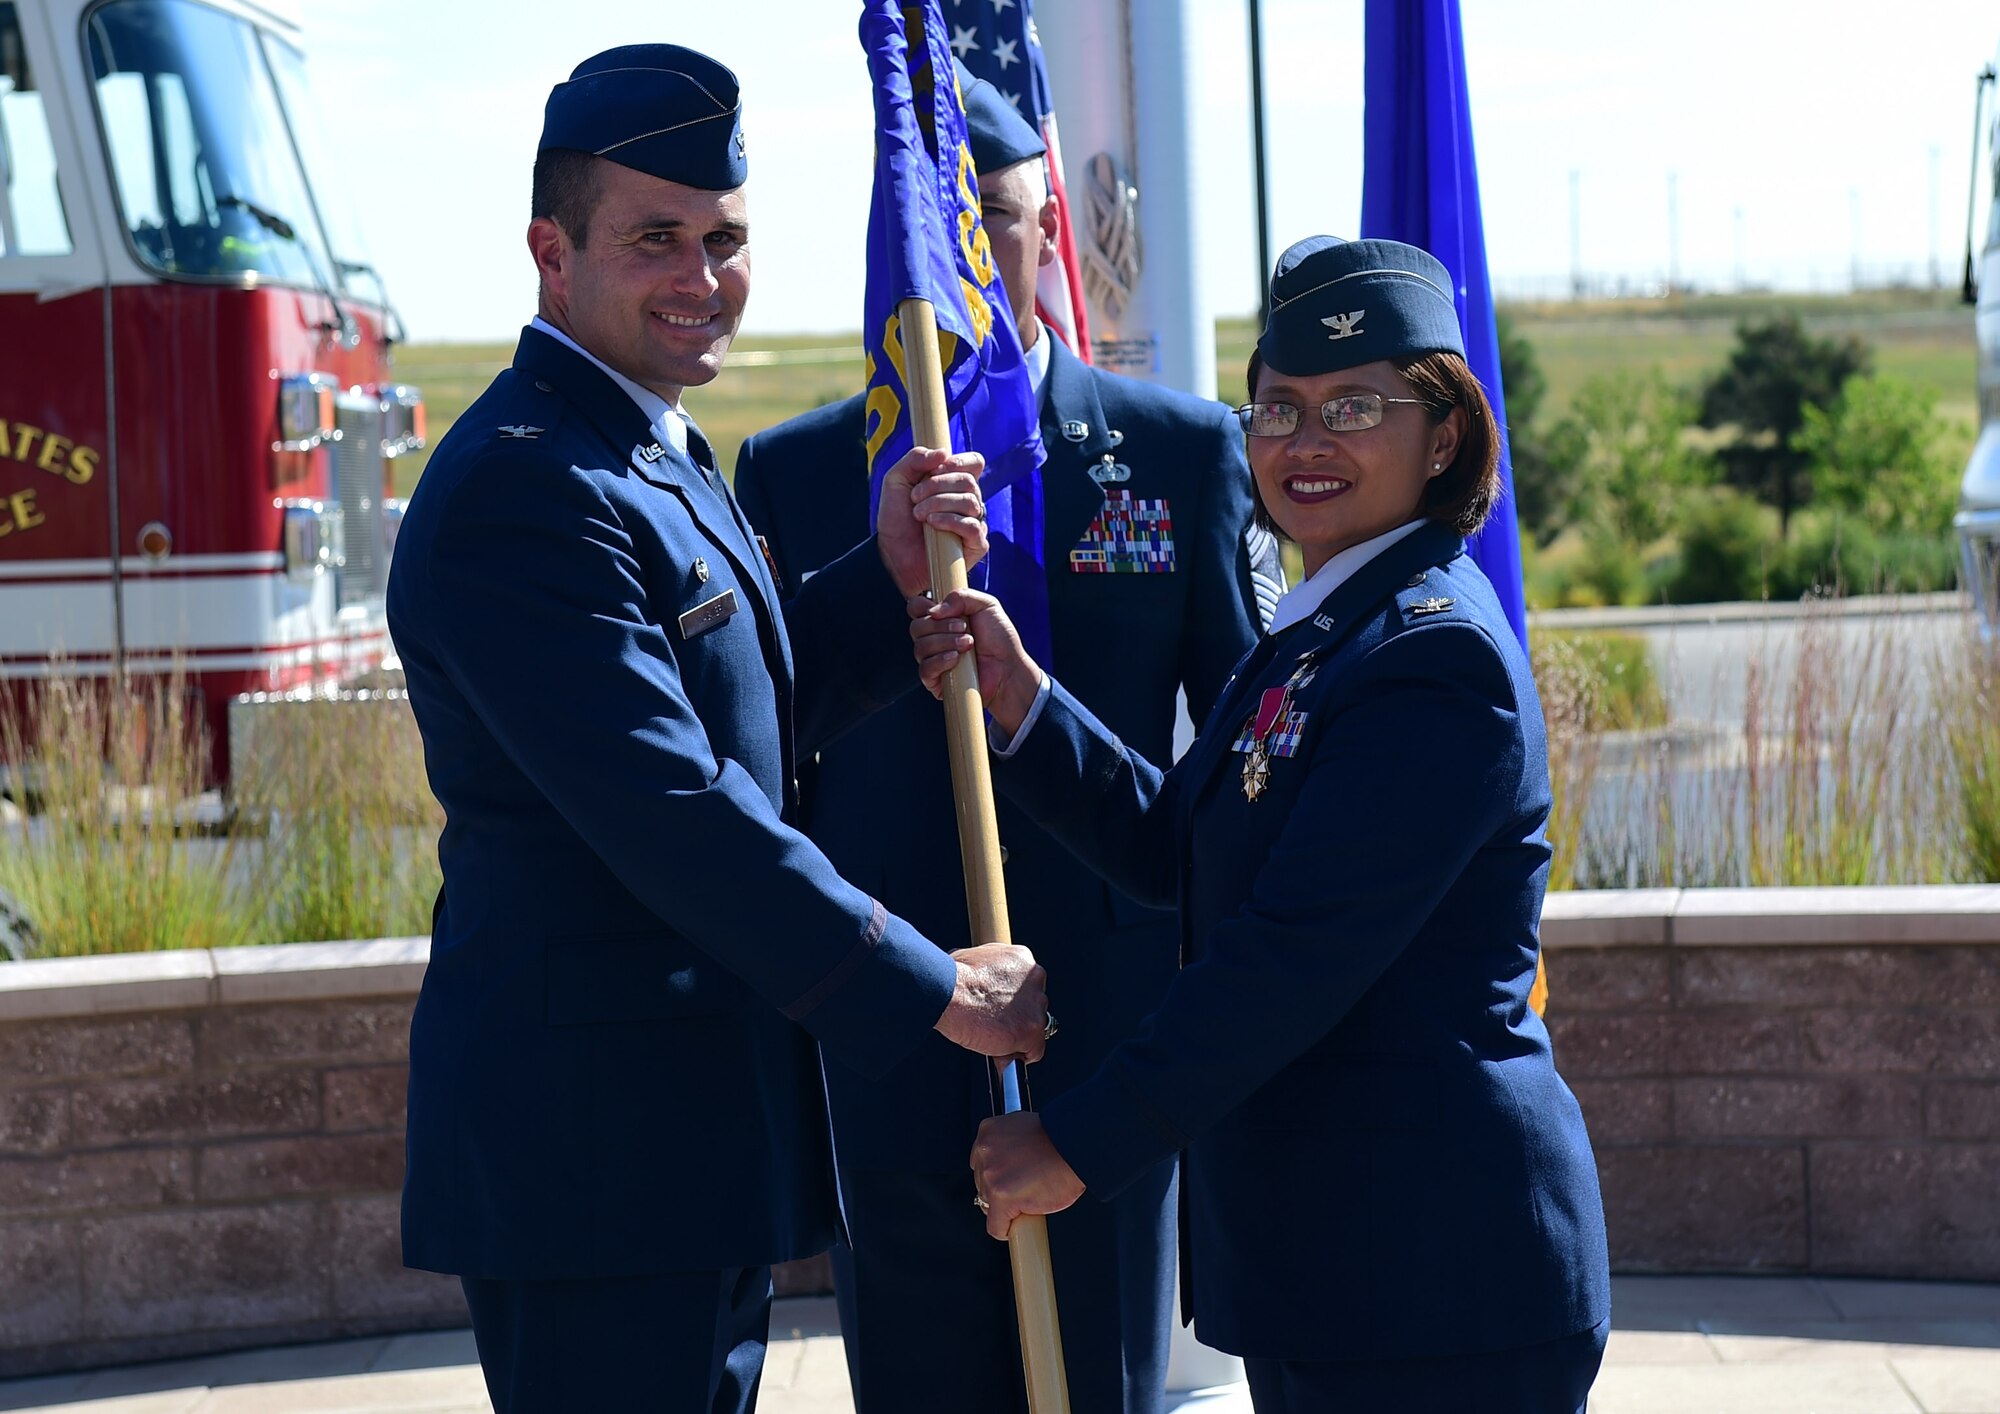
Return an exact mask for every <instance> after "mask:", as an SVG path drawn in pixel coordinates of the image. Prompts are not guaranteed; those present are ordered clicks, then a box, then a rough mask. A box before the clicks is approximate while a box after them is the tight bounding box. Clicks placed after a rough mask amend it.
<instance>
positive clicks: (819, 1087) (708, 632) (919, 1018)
mask: <svg viewBox="0 0 2000 1414" xmlns="http://www.w3.org/2000/svg"><path fill="white" fill-rule="evenodd" d="M745 154H746V143H745V141H744V137H743V129H742V126H741V106H740V104H739V101H738V96H737V86H736V80H735V77H734V76H733V75H732V74H731V73H730V72H729V71H728V70H727V69H725V68H724V67H723V66H722V65H720V64H718V63H716V62H715V61H714V60H712V59H709V58H707V57H706V56H704V55H701V54H697V53H695V52H693V51H691V50H687V49H683V48H679V47H676V46H673V45H664V44H652V45H633V46H628V47H625V48H621V49H614V50H611V51H608V52H606V53H604V54H600V55H597V56H596V57H594V58H592V59H589V60H586V61H585V62H584V63H583V64H581V65H579V66H578V67H577V68H576V70H575V71H574V72H573V73H572V74H571V75H570V78H569V80H568V81H567V82H565V83H562V84H559V85H557V87H556V89H555V91H554V92H553V93H552V94H551V95H550V97H549V101H548V108H547V112H546V117H545V122H544V126H543V131H542V139H541V144H540V151H539V154H538V156H537V158H536V162H535V178H534V195H533V201H534V205H533V220H532V221H531V222H530V224H529V227H528V246H529V250H530V253H531V254H532V256H533V258H534V261H535V266H536V271H537V273H538V275H539V277H540V280H541V299H540V312H539V314H538V317H537V318H536V319H535V321H534V323H533V325H532V326H531V327H529V328H528V329H527V330H525V331H524V332H523V334H522V336H521V343H520V347H519V349H518V351H517V352H516V354H515V358H514V363H513V366H512V367H511V368H510V369H508V370H507V371H505V372H503V373H502V374H501V375H500V376H499V377H498V378H497V379H496V380H495V381H494V383H493V385H492V386H491V387H490V388H488V389H487V391H486V392H485V393H484V394H482V395H481V396H480V398H479V399H478V400H477V401H475V402H474V403H473V404H472V406H471V407H470V408H469V409H467V411H466V412H465V414H464V415H463V416H462V417H461V418H460V419H459V420H458V422H457V423H456V424H455V425H454V426H453V428H452V429H451V431H450V433H449V434H448V435H447V436H446V437H445V438H444V440H443V442H442V443H441V444H440V445H439V447H438V449H437V451H436V453H435V455H434V456H433V457H432V459H431V462H430V465H429V467H428V469H427V470H426V472H425V474H424V477H423V480H422V482H421V483H420V484H419V485H418V487H417V489H416V493H415V495H414V496H413V497H412V499H411V502H410V506H409V511H408V515H407V517H406V519H405V521H404V523H403V529H402V534H401V538H400V541H399V543H398V546H397V553H396V558H395V564H394V568H393V570H392V572H391V575H390V581H389V597H388V612H389V624H390V628H391V630H392V632H393V633H394V635H395V640H396V645H397V648H398V650H399V651H400V653H401V655H402V659H403V663H404V667H405V669H406V670H407V673H408V678H409V689H410V699H411V704H412V706H413V707H414V709H415V712H416V717H417V723H418V726H419V728H420V729H421V730H422V733H423V738H424V752H425V764H426V768H427V770H428V773H429V776H430V782H431V787H432V789H433V791H434V792H435V793H436V795H437V797H438V799H439V801H440V802H441V803H442V804H443V806H444V811H445V826H444V832H443V836H442V838H441V840H440V841H439V846H438V854H439V861H440V863H441V865H442V867H443V874H444V887H443V891H442V893H441V895H440V897H439V899H438V903H437V909H436V915H435V922H434V927H433V933H432V942H431V957H430V966H429V969H428V971H427V973H426V975H425V978H424V983H423V988H422V991H421V993H420V995H419V997H418V1001H417V1007H416V1015H415V1020H414V1022H413V1024H412V1028H411V1037H410V1102H409V1127H408V1171H407V1178H406V1182H405V1187H404V1195H403V1250H404V1258H405V1260H406V1261H407V1262H409V1263H410V1264H411V1265H412V1266H416V1267H422V1268H427V1269H429V1270H432V1271H440V1272H450V1273H454V1274H457V1275H458V1276H459V1277H460V1278H461V1281H462V1283H463V1285H464V1288H465V1293H466V1298H467V1301H468V1303H469V1305H470V1307H471V1312H472V1321H473V1333H474V1336H475V1338H476V1339H477V1341H478V1346H479V1354H480V1361H481V1364H482V1365H483V1366H484V1367H485V1372H486V1378H487V1385H488V1388H489V1390H490V1391H491V1393H492V1397H493V1404H494V1407H495V1409H496V1410H497V1411H498V1414H575V1411H592V1414H599V1411H602V1414H613V1412H614V1411H616V1414H625V1411H636V1410H653V1409H670V1410H675V1411H689V1414H694V1411H701V1414H744V1411H748V1410H749V1409H751V1408H752V1407H753V1406H754V1404H755V1401H756V1390H757V1381H758V1375H759V1372H760V1370H761V1368H762V1364H763V1352H764V1342H765V1337H766V1327H767V1325H768V1315H769V1307H770V1299H771V1279H770V1271H769V1268H770V1264H771V1263H773V1262H777V1261H783V1260H787V1259H791V1258H796V1257H804V1256H809V1255H811V1254H813V1253H816V1252H821V1251H824V1250H826V1248H827V1247H828V1246H829V1245H831V1244H832V1242H833V1241H834V1239H835V1238H836V1236H837V1235H838V1234H839V1232H840V1229H841V1215H840V1210H839V1205H838V1194H837V1188H836V1185H835V1180H834V1174H833V1148H832V1140H831V1135H830V1133H829V1126H828V1120H827V1109H826V1097H825V1092H824V1089H823V1082H822V1079H821V1057H820V1054H819V1048H820V1047H824V1049H825V1052H826V1054H827V1055H828V1056H829V1057H833V1058H837V1060H838V1061H839V1063H840V1064H842V1065H844V1066H847V1067H850V1068H852V1069H854V1070H856V1071H858V1072H860V1073H863V1074H880V1073H882V1072H884V1071H886V1070H888V1069H891V1068H893V1067H894V1066H895V1065H896V1064H897V1063H898V1062H900V1061H901V1060H903V1059H904V1058H905V1057H907V1056H908V1055H909V1054H911V1053H912V1051H913V1049H914V1048H915V1047H916V1045H917V1043H918V1042H919V1041H920V1040H921V1039H922V1037H923V1036H924V1035H925V1034H926V1033H928V1032H930V1031H932V1030H935V1031H937V1032H938V1033H940V1034H941V1035H942V1036H943V1037H944V1038H945V1039H946V1040H947V1041H949V1042H951V1043H953V1044H956V1045H959V1046H965V1047H969V1048H971V1049H973V1050H976V1051H979V1052H980V1053H982V1054H987V1055H996V1056H1010V1055H1015V1054H1022V1055H1026V1056H1028V1057H1035V1056H1039V1054H1040V1053H1041V1050H1042V1045H1043V1040H1044V1035H1045V1032H1046V1030H1047V1029H1048V1026H1049V1019H1048V1013H1047V1005H1046V1001H1045V999H1044V996H1043V993H1042V985H1041V969H1040V968H1039V967H1037V966H1035V965H1034V961H1033V958H1032V957H1031V956H1030V955H1029V954H1028V952H1027V950H1026V949H1024V948H1017V947H1013V946H1010V945H1006V944H1005V943H1004V942H996V943H995V944H993V945H990V946H986V947H981V948H975V949H971V950H968V951H962V952H960V953H958V954H956V955H955V956H954V955H948V954H947V953H945V952H944V951H942V950H941V949H939V948H938V947H937V946H936V945H935V944H934V943H932V942H931V941H930V940H929V939H928V938H926V937H925V936H924V935H923V934H921V933H920V932H919V931H918V930H917V929H916V928H915V927H913V926H912V925H911V924H910V923H908V922H905V921H904V920H903V919H901V918H899V917H897V916H895V915H893V914H892V913H890V912H889V911H888V909H886V908H885V907H884V906H883V905H882V904H881V903H879V902H877V901H876V900H875V899H874V898H873V897H871V896H870V895H869V893H867V892H866V891H865V890H864V889H863V888H860V887H856V886H855V885H854V884H852V883H850V882H848V881H847V880H846V879H844V878H842V877H841V876H840V875H839V874H838V873H837V872H836V870H835V867H834V866H833V864H832V863H830V862H829V861H828V859H827V858H826V856H825V855H824V854H822V853H821V852H820V850H818V849H817V848H815V847H814V845H813V844H812V843H811V841H809V840H808V839H807V838H806V837H805V836H804V835H803V834H802V833H800V832H799V830H798V823H799V815H798V805H799V801H798V788H797V773H798V770H799V763H800V762H801V761H803V760H805V759H808V758H809V757H810V756H811V754H812V752H813V751H814V749H815V748H816V747H817V746H818V745H819V744H820V743H821V742H822V741H824V740H827V739H828V738H830V737H831V736H832V735H834V734H836V733H837V732H839V731H840V730H841V729H842V728H843V727H845V726H846V725H847V724H849V723H850V722H852V721H853V720H854V719H855V718H856V717H858V716H859V715H861V714H862V713H864V712H866V711H868V710H870V709H872V708H874V707H875V706H877V705H879V704H880V703H882V702H886V701H889V700H892V699H893V698H894V697H896V696H897V695H899V694H900V693H902V692H903V691H904V690H905V689H906V688H908V687H912V686H914V685H915V678H914V675H913V673H912V672H911V668H910V664H909V659H908V651H907V645H906V643H905V641H904V638H903V632H904V623H905V620H904V603H905V601H906V599H907V598H908V597H909V596H910V595H912V594H915V593H917V592H918V591H920V590H922V589H924V588H925V587H926V586H927V585H928V584H930V582H931V578H930V569H929V561H928V554H927V551H926V547H925V545H924V544H923V540H922V537H923V535H924V533H925V531H926V528H928V530H929V531H931V532H933V533H936V532H944V533H947V534H948V535H950V536H952V537H956V538H957V539H958V540H961V541H962V542H963V544H964V546H965V553H966V555H967V556H968V558H973V559H976V558H977V557H978V556H979V554H980V553H981V552H982V551H983V550H984V548H985V545H986V526H985V520H984V511H983V508H982V505H981V502H980V498H979V496H978V494H977V490H976V486H975V480H974V479H975V476H976V474H977V471H978V467H979V462H978V458H977V457H976V456H967V457H962V458H957V459H951V460H948V459H947V458H946V457H945V456H944V455H943V454H942V453H941V452H934V451H926V450H924V449H921V448H917V447H909V448H908V449H907V450H906V451H905V452H904V454H903V455H901V456H899V457H897V458H895V459H894V465H892V466H885V467H884V468H883V474H882V476H881V477H880V483H881V487H882V491H881V498H880V501H879V502H878V506H879V517H878V520H879V525H880V534H879V537H877V538H876V539H875V540H874V541H872V542H870V543H867V544H864V545H860V546H857V547H855V549H854V550H853V553H851V554H849V555H847V556H844V557H842V558H841V559H840V560H839V561H838V562H837V563H833V564H830V565H828V566H826V567H825V570H824V572H823V573H822V574H820V575H819V576H818V577H817V578H816V579H815V581H814V583H813V584H812V585H811V586H809V587H808V588H807V589H806V590H804V591H803V592H800V593H798V594H796V595H794V596H793V597H792V598H791V599H790V601H789V602H788V603H787V604H785V605H784V607H783V608H782V610H781V608H780V605H779V600H778V593H777V589H776V586H775V585H774V584H773V583H772V581H771V578H770V575H769V572H768V570H767V568H766V565H765V560H764V556H763V554H762V553H761V551H760V549H759V547H758V544H757V541H756V538H755V535H754V532H753V529H752V527H751V526H750V524H749V523H748V522H747V521H746V520H745V518H744V516H743V513H742V511H741V509H740V508H739V506H738V505H737V503H736V501H735V499H734V498H733V497H732V495H731V494H730V491H729V488H728V487H727V486H726V485H725V484H724V483H723V481H722V479H721V477H720V476H719V475H718V474H717V470H716V467H715V462H714V457H713V455H712V454H711V453H710V451H709V448H708V444H707V441H706V439H705V438H703V436H702V435H701V432H700V430H699V429H698V428H697V427H696V426H695V425H694V423H693V422H692V420H691V419H690V418H689V417H688V415H687V413H686V412H685V410H684V409H683V408H682V406H681V395H682V392H683V390H684V389H686V388H688V387H693V386H697V385H700V384H704V383H707V382H708V381H709V380H710V379H712V378H713V377H714V376H715V374H716V372H717V371H718V369H719V368H720V366H721V364H722V361H723V359H724V357H725V356H726V354H727V352H728V349H729V345H730V342H731V340H732V339H733V337H734V336H735V333H736V327H737V322H738V320H739V318H740V317H741V314H742V310H743V305H744V301H745V300H746V298H747V296H748V293H749V283H750V263H749V217H748V212H747V207H746V204H745V200H744V194H743V190H742V188H743V182H744V179H745V177H746V175H747V172H748V164H747V160H746V155H745ZM898 839H899V840H900V841H901V846H900V847H901V848H903V849H906V850H908V851H910V852H911V853H913V854H917V855H921V856H922V857H923V858H924V859H925V860H926V861H927V867H931V868H936V869H940V870H943V871H954V870H955V868H956V861H955V860H953V859H952V857H951V853H952V852H951V848H950V844H949V835H948V834H947V835H946V836H944V837H943V838H940V839H932V840H926V839H925V838H924V837H922V836H919V835H916V834H914V833H913V832H912V831H910V830H907V829H902V830H899V831H898ZM869 882H872V881H869Z"/></svg>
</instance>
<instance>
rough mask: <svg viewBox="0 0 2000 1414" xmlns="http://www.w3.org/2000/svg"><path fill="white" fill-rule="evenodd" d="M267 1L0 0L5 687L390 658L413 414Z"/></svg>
mask: <svg viewBox="0 0 2000 1414" xmlns="http://www.w3.org/2000/svg"><path fill="white" fill-rule="evenodd" d="M332 154H333V146H332V143H331V141H330V139H329V136H328V134H327V132H326V130H325V129H324V128H323V127H322V126H321V121H320V116H319V114H318V112H317V110H316V108H315V105H314V102H313V98H312V92H311V88H310V86H309V84H308V82H307V75H306V63H305V56H304V52H303V49H302V47H301V33H300V26H299V16H298V14H297V12H296V10H295V9H294V8H293V7H291V6H290V5H289V4H288V3H286V0H257V2H256V3H249V0H12V3H7V2H6V0H0V179H4V182H3V183H0V684H4V685H9V686H10V690H12V691H14V692H16V693H18V692H19V690H20V688H19V685H20V683H21V682H22V681H24V680H27V679H32V678H35V677H39V676H43V675H46V674H48V673H49V672H51V671H61V672H74V673H82V674H89V675H98V676H107V677H108V676H110V675H113V674H120V673H132V674H139V675H146V674H155V673H162V672H167V671H170V670H176V669H178V670H184V671H185V672H186V673H187V674H188V675H189V676H190V678H191V679H192V681H193V682H194V683H195V685H196V689H197V690H198V691H199V693H200V695H201V698H202V700H203V703H204V705H205V710H206V713H207V718H208V722H209V725H210V728H211V730H212V731H213V732H214V734H215V737H216V743H217V753H216V760H217V762H218V766H219V765H220V763H222V762H224V761H226V760H227V754H226V744H225V742H224V740H223V738H224V736H225V734H226V730H227V722H226V713H225V708H224V704H226V703H227V702H228V700H229V699H230V698H231V697H233V696H234V695H236V694H237V693H240V692H245V691H275V690H282V689H290V688H297V687H301V686H306V685H312V684H331V683H338V682H341V681H346V680H349V679H351V678H353V677H354V676H356V675H358V674H361V673H364V672H366V671H368V670H369V669H371V668H373V667H375V666H376V665H378V664H379V663H380V662H381V660H382V659H383V658H384V657H385V655H386V654H387V653H388V651H389V649H388V636H387V630H386V626H385V621H384V618H383V612H382V591H383V587H384V585H385V583H386V581H387V577H388V564H389V555H390V552H391V550H392V549H393V547H394V544H395V535H396V526H397V523H398V521H399V519H400V515H401V507H400V505H399V504H398V503H397V502H395V501H394V500H393V499H391V496H390V490H391V486H392V477H391V471H392V469H393V462H394V459H395V458H396V457H398V456H402V455H404V454H406V453H408V452H410V451H413V450H415V449H418V448H420V447H421V446H422V445H423V436H424V411H423V402H422V399H421V397H420V396H419V395H418V393H417V391H416V390H415V389H413V388H409V387H405V386H403V385H401V384H398V383H397V382H396V381H395V379H394V378H393V376H392V375H391V373H390V352H391V349H392V346H393V343H394V341H395V340H396V339H397V338H399V337H400V336H401V329H400V325H399V321H398V320H397V319H396V316H395V313H394V311H393V309H392V308H391V306H390V304H389V302H388V299H387V296H386V294H385V292H384V290H383V288H382V282H381V279H380V277H379V275H378V274H377V273H376V271H375V269H374V268H373V267H372V266H371V265H370V264H369V263H368V261H367V259H366V257H365V255H364V253H363V248H362V245H361V242H360V240H359V239H358V236H357V232H356V228H355V223H354V220H353V213H354V204H355V202H356V200H357V199H358V193H357V192H356V191H355V190H353V189H352V188H350V187H347V186H345V185H343V183H342V182H341V181H340V179H339V175H338V174H337V173H336V172H335V170H334V169H333V168H332V166H331V165H330V163H329V159H330V158H331V156H332Z"/></svg>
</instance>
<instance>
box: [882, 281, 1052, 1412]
mask: <svg viewBox="0 0 2000 1414" xmlns="http://www.w3.org/2000/svg"><path fill="white" fill-rule="evenodd" d="M896 313H897V316H898V318H899V319H900V320H901V322H902V326H903V356H904V358H905V360H906V363H905V368H906V369H907V377H906V378H905V380H904V381H905V386H906V387H907V389H908V391H909V394H910V426H911V430H912V432H913V433H914V435H915V437H916V442H917V445H918V446H920V447H936V448H942V449H944V450H946V451H950V450H952V446H951V424H950V420H949V417H948V415H947V412H946V409H945V401H944V365H943V362H942V361H941V359H940V357H939V353H938V340H937V314H936V311H934V310H933V309H932V308H931V303H930V301H929V300H921V299H906V300H904V301H903V302H902V303H901V304H900V305H898V306H897V308H896ZM924 544H925V546H926V548H927V549H928V550H929V551H930V557H931V592H932V593H934V594H935V595H937V596H938V597H939V598H943V597H944V596H945V595H947V594H949V593H951V592H952V591H953V590H957V589H963V588H965V585H966V579H965V547H964V546H963V545H962V544H961V543H960V542H959V539H958V537H957V536H955V535H946V534H942V533H940V532H939V531H936V530H933V529H931V528H930V527H928V526H926V527H925V528H924ZM944 722H945V739H946V741H947V742H948V743H949V745H950V748H951V792H952V798H953V799H954V800H955V801H956V803H957V807H958V847H959V852H960V853H961V854H962V855H963V856H964V859H965V907H966V913H967V915H968V916H969V918H970V920H971V923H972V941H973V942H974V943H1010V942H1012V941H1013V934H1012V931H1011V930H1010V929H1009V927H1008V925H1007V886H1006V882H1005V881H1004V880H1003V879H1002V877H1001V874H1000V824H999V820H998V817H997V816H995V814H994V812H993V773H992V769H991V767H990V766H989V765H988V763H987V759H986V711H985V707H984V705H983V704H982V703H981V702H980V700H979V665H978V663H977V661H976V660H975V659H974V657H973V655H972V654H971V653H967V654H965V655H964V656H963V657H961V658H960V659H959V660H958V662H957V663H956V664H955V665H953V667H952V670H951V676H950V677H948V678H947V679H946V680H945V685H944ZM1017 1064H1018V1063H1017V1062H1015V1061H1005V1062H1001V1063H1000V1071H1001V1077H1000V1078H1001V1090H1002V1093H1003V1094H1005V1095H1006V1096H1007V1097H1008V1098H1007V1109H1008V1111H1009V1112H1010V1113H1011V1112H1012V1111H1014V1110H1016V1109H1019V1108H1020V1103H1021V1102H1020V1095H1021V1086H1020V1084H1019V1077H1018V1076H1017V1075H1015V1074H1013V1073H1012V1072H1013V1071H1014V1070H1015V1069H1016V1067H1017ZM1007 1255H1008V1258H1009V1259H1010V1261H1011V1262H1012V1264H1013V1267H1014V1310H1015V1313H1016V1315H1017V1317H1018V1318H1019V1320H1020V1326H1021V1364H1022V1366H1023V1369H1024V1372H1025V1374H1026V1376H1027V1382H1028V1408H1029V1410H1030V1411H1031V1414H1069V1380H1068V1377H1067V1375H1066V1374H1065V1373H1064V1371H1063V1353H1062V1332H1061V1330H1060V1329H1059V1328H1058V1327H1057V1325H1056V1281H1055V1269H1054V1268H1053V1267H1052V1266H1051V1265H1050V1262H1049V1224H1048V1219H1046V1218H1043V1217H1041V1216H1039V1215H1031V1216H1023V1217H1018V1218H1016V1219H1014V1226H1013V1228H1012V1229H1011V1230H1010V1231H1009V1232H1008V1234H1007Z"/></svg>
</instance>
